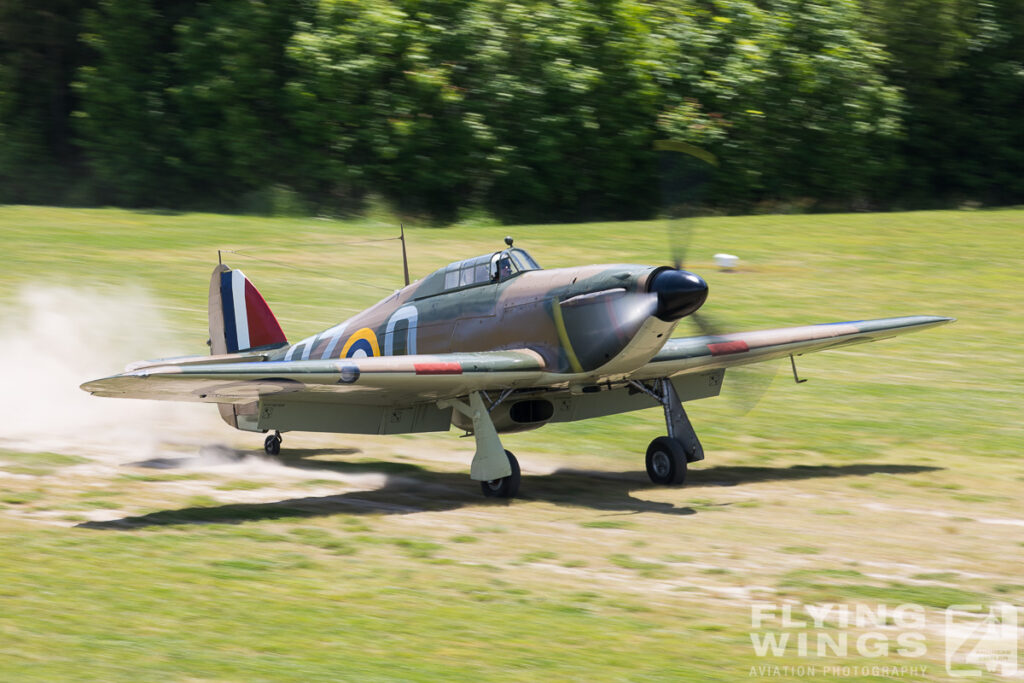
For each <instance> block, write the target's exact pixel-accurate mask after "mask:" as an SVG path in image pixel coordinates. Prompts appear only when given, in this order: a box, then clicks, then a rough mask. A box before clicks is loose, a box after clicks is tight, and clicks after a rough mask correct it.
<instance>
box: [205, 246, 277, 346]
mask: <svg viewBox="0 0 1024 683" xmlns="http://www.w3.org/2000/svg"><path fill="white" fill-rule="evenodd" d="M287 343H288V339H287V338H286V337H285V336H284V332H283V331H282V330H281V325H279V324H278V322H277V318H275V317H274V314H273V313H271V311H270V306H268V305H267V302H266V301H264V300H263V297H262V296H261V295H260V293H259V291H257V289H256V288H255V287H253V285H252V283H251V282H249V280H248V278H246V277H245V275H244V274H243V273H242V271H240V270H231V269H230V268H228V267H227V266H225V265H223V264H220V265H218V266H217V267H216V268H214V269H213V276H212V277H211V278H210V351H211V353H214V354H221V353H239V352H242V351H251V350H253V349H273V348H277V347H280V346H284V345H286V344H287Z"/></svg>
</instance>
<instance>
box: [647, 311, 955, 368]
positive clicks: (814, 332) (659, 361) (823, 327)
mask: <svg viewBox="0 0 1024 683" xmlns="http://www.w3.org/2000/svg"><path fill="white" fill-rule="evenodd" d="M953 320H954V318H943V317H939V316H926V315H916V316H907V317H902V318H880V319H878V320H857V321H851V322H839V323H825V324H820V325H804V326H802V327H784V328H779V329H774V330H757V331H754V332H737V333H735V334H725V335H715V336H700V337H681V338H676V339H669V340H668V341H667V342H666V343H665V346H664V347H662V349H661V351H659V352H658V354H657V355H656V356H655V357H654V358H653V359H652V360H651V362H649V363H648V364H647V365H645V366H644V367H642V368H640V370H638V371H637V372H635V373H634V374H633V375H631V378H633V379H652V378H655V377H670V376H672V375H678V374H685V373H691V372H703V371H705V370H710V369H715V368H728V367H732V366H736V365H746V364H748V363H760V362H762V361H767V360H772V359H775V358H785V357H786V356H789V355H794V356H799V355H803V354H805V353H812V352H815V351H825V350H828V349H835V348H839V347H843V346H850V345H852V344H863V343H865V342H872V341H878V340H879V339H888V338H889V337H895V336H897V335H900V334H907V333H908V332H917V331H919V330H926V329H928V328H930V327H935V326H937V325H944V324H946V323H950V322H953Z"/></svg>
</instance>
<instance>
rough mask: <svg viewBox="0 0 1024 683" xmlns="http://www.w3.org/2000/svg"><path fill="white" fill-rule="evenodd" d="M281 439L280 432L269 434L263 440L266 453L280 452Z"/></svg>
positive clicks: (274, 453) (275, 453)
mask: <svg viewBox="0 0 1024 683" xmlns="http://www.w3.org/2000/svg"><path fill="white" fill-rule="evenodd" d="M281 441H283V439H282V438H281V435H280V434H271V435H270V436H268V437H267V438H266V439H264V440H263V450H264V451H265V452H266V454H267V455H278V454H280V453H281Z"/></svg>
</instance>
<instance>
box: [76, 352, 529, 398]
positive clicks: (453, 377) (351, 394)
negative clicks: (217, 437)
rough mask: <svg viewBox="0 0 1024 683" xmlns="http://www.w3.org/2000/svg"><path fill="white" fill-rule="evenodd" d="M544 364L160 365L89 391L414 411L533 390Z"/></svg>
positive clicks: (433, 359) (497, 355)
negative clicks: (469, 397) (291, 398)
mask: <svg viewBox="0 0 1024 683" xmlns="http://www.w3.org/2000/svg"><path fill="white" fill-rule="evenodd" d="M542 369H543V360H542V359H541V357H540V356H539V355H538V354H536V353H534V352H532V351H526V350H523V351H492V352H483V353H449V354H443V355H433V356H431V355H411V356H383V357H371V358H346V359H340V360H305V361H263V362H240V363H230V362H224V363H208V362H206V363H196V364H184V365H156V366H150V367H146V368H142V369H138V370H134V371H130V372H125V373H122V374H120V375H114V376H112V377H106V378H104V379H98V380H94V381H91V382H86V383H85V384H83V385H82V389H84V390H85V391H88V392H90V393H91V394H93V395H95V396H108V397H116V398H147V399H158V400H165V401H198V402H204V403H250V402H252V401H255V400H257V399H259V398H261V397H266V396H268V395H272V394H278V395H279V394H290V393H300V392H301V393H304V394H306V395H307V398H311V399H314V400H316V399H317V398H319V399H322V400H327V401H331V402H336V403H348V404H356V405H358V404H361V405H389V406H393V405H403V404H405V405H411V404H414V403H422V402H424V401H436V400H440V399H444V398H455V397H458V396H465V395H466V394H468V393H470V392H472V391H478V390H490V389H495V388H496V387H518V386H532V385H534V384H536V383H537V382H538V380H539V379H540V377H541V375H542Z"/></svg>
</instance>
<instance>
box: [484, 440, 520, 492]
mask: <svg viewBox="0 0 1024 683" xmlns="http://www.w3.org/2000/svg"><path fill="white" fill-rule="evenodd" d="M505 455H506V456H508V464H509V465H511V467H512V474H510V475H508V476H507V477H502V478H501V479H494V480H491V481H482V482H480V490H481V491H483V492H484V495H485V496H487V497H488V498H515V497H516V496H517V495H518V494H519V482H520V480H521V479H522V477H521V476H520V474H519V461H518V460H516V456H514V455H512V453H511V451H507V450H506V451H505Z"/></svg>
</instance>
